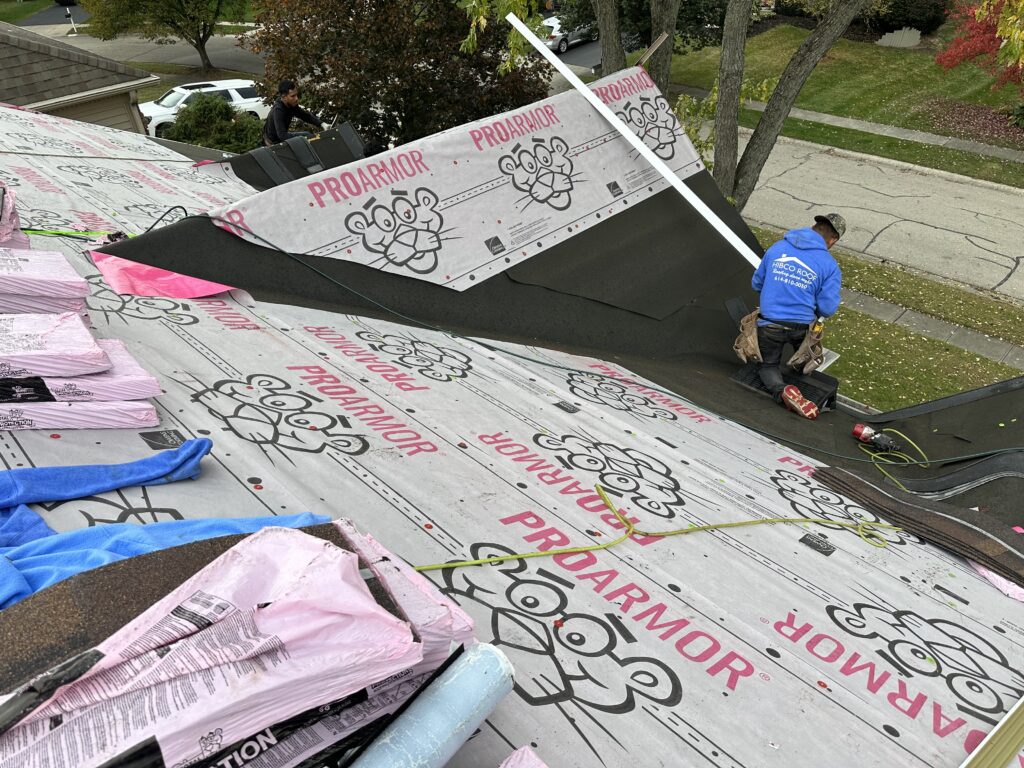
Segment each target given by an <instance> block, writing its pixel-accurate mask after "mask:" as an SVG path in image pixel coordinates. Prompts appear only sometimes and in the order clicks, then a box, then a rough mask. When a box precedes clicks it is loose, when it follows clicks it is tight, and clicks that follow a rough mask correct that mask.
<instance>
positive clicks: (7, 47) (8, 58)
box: [0, 22, 150, 106]
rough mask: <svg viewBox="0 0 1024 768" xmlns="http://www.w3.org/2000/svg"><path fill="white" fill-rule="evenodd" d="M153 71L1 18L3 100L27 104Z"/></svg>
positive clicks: (0, 94) (0, 84)
mask: <svg viewBox="0 0 1024 768" xmlns="http://www.w3.org/2000/svg"><path fill="white" fill-rule="evenodd" d="M149 76H150V73H149V72H145V71H143V70H141V69H137V68H135V67H131V66H128V65H126V64H122V63H120V62H118V61H113V60H111V59H105V58H103V57H102V56H97V55H95V54H92V53H87V52H86V51H83V50H81V49H80V48H75V47H74V46H71V45H68V44H67V43H62V42H60V41H58V40H51V39H50V38H48V37H43V36H42V35H37V34H36V33H35V32H30V31H29V30H27V29H23V28H21V27H16V26H14V25H13V24H7V23H5V22H0V101H3V102H7V103H8V104H14V105H16V106H25V105H26V104H36V103H38V102H41V101H49V100H50V99H56V98H60V97H62V96H71V95H74V94H78V93H82V92H84V91H91V90H95V89H97V88H103V87H106V86H112V85H119V84H121V83H129V82H132V81H133V80H140V79H142V78H146V77H149Z"/></svg>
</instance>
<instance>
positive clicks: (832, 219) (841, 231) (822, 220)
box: [814, 213, 846, 237]
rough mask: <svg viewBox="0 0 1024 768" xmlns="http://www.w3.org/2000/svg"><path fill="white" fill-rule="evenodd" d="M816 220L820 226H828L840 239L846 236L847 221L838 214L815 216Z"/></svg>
mask: <svg viewBox="0 0 1024 768" xmlns="http://www.w3.org/2000/svg"><path fill="white" fill-rule="evenodd" d="M814 220H815V221H816V222H817V223H818V224H828V225H829V226H831V227H832V229H834V230H835V231H836V234H837V235H839V236H840V237H842V236H843V235H845V234H846V219H844V218H843V217H842V216H840V215H839V214H838V213H826V214H825V215H824V216H821V215H819V216H815V217H814Z"/></svg>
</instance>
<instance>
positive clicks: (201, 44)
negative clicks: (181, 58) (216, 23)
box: [189, 27, 213, 72]
mask: <svg viewBox="0 0 1024 768" xmlns="http://www.w3.org/2000/svg"><path fill="white" fill-rule="evenodd" d="M212 34H213V28H212V27H211V28H210V29H209V31H207V30H206V29H204V30H203V31H202V32H201V33H200V34H199V38H198V39H196V40H195V41H191V40H190V41H189V42H190V43H192V47H193V48H195V49H196V51H198V52H199V61H200V62H201V64H202V68H203V71H204V72H209V71H210V70H211V69H213V62H211V61H210V55H209V54H208V53H207V52H206V43H207V42H208V41H209V39H210V35H212Z"/></svg>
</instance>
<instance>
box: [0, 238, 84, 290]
mask: <svg viewBox="0 0 1024 768" xmlns="http://www.w3.org/2000/svg"><path fill="white" fill-rule="evenodd" d="M0 293H9V294H15V295H19V296H48V297H51V298H52V297H61V298H70V299H81V298H83V297H85V296H88V295H89V284H88V283H87V282H86V281H85V278H83V277H81V276H80V275H79V274H78V272H76V271H75V268H74V267H72V266H71V265H70V264H69V263H68V260H67V257H65V256H64V254H63V253H60V252H59V251H29V250H24V249H21V248H0Z"/></svg>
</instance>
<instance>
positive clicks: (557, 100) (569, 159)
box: [210, 67, 704, 291]
mask: <svg viewBox="0 0 1024 768" xmlns="http://www.w3.org/2000/svg"><path fill="white" fill-rule="evenodd" d="M590 87H591V88H593V90H594V92H595V93H597V95H598V96H599V97H600V98H601V100H602V101H604V103H605V104H607V105H608V107H609V108H610V109H612V110H613V111H615V112H616V113H617V114H618V115H619V117H620V118H622V120H623V121H625V122H626V123H627V124H628V125H629V126H630V127H631V128H633V130H634V131H636V133H637V134H638V135H639V136H640V137H641V138H642V139H643V140H644V142H645V143H646V144H647V146H648V147H650V149H651V150H652V151H653V152H654V153H655V154H656V155H657V156H658V157H660V158H661V159H662V160H664V161H665V163H666V164H667V165H668V167H669V168H670V169H671V170H672V171H673V172H674V173H675V174H676V175H678V176H679V177H680V178H684V179H685V178H687V177H688V176H691V175H693V174H694V173H697V172H698V171H700V170H702V169H703V168H704V165H703V163H702V162H701V160H700V157H699V155H698V154H697V152H696V151H695V150H694V148H693V145H692V144H691V143H690V140H689V139H688V138H687V137H686V134H685V133H684V132H683V130H682V128H681V127H680V125H679V121H678V120H677V119H676V116H675V113H674V112H673V111H672V108H671V106H670V105H669V103H668V101H667V100H666V99H665V97H664V96H662V95H661V92H660V91H659V90H658V88H657V86H655V84H654V81H653V80H651V78H650V76H648V74H647V72H645V71H644V70H643V69H641V68H639V67H636V68H633V69H628V70H624V71H621V72H616V73H615V74H612V75H609V76H608V77H605V78H603V79H601V80H598V81H597V82H596V83H593V84H591V86H590ZM210 178H211V179H212V178H224V177H217V176H213V175H210ZM667 187H668V182H667V181H666V180H665V179H663V178H662V177H661V176H660V175H659V174H658V172H657V171H656V170H654V168H652V167H651V166H650V165H648V164H647V162H646V161H645V160H643V159H642V158H640V157H639V153H638V152H636V151H634V150H631V148H630V147H629V145H628V144H627V143H626V140H625V139H624V138H622V136H620V135H619V133H618V132H617V131H615V129H613V128H612V127H611V126H609V125H608V123H607V122H606V121H605V120H604V118H602V117H601V116H600V115H599V114H598V113H597V112H596V111H595V110H594V109H593V108H592V107H591V106H590V104H589V103H587V101H586V99H584V98H583V96H582V95H580V94H579V93H577V92H576V91H574V90H569V91H567V92H565V93H560V94H558V95H557V96H552V97H550V98H548V99H544V100H543V101H539V102H536V103H534V104H530V105H529V106H526V107H522V108H520V109H516V110H512V111H511V112H505V113H503V114H500V115H496V116H494V117H489V118H486V119H483V120H478V121H476V122H473V123H467V124H466V125H463V126H459V127H457V128H452V129H450V130H447V131H445V132H443V133H440V134H438V135H436V136H430V137H427V138H424V139H420V140H419V141H414V142H410V143H409V144H403V145H402V146H400V147H397V148H395V149H393V150H391V151H389V152H385V153H383V154H379V155H374V156H373V157H370V158H366V159H365V160H358V161H356V162H353V163H349V164H347V165H344V166H342V167H340V168H330V169H328V170H326V171H323V172H322V173H318V174H315V175H313V176H309V177H308V178H303V179H298V180H296V181H293V182H290V183H288V184H283V185H280V186H277V187H273V188H271V189H269V190H267V191H266V192H263V193H261V194H259V195H257V196H255V197H252V198H248V199H246V200H243V201H242V202H240V203H238V204H235V205H227V206H223V207H221V208H218V209H216V210H214V211H212V212H211V215H215V216H218V217H221V218H222V219H224V220H225V225H226V227H227V228H228V231H230V232H233V233H234V234H237V235H239V236H240V237H245V238H246V239H249V240H251V241H252V242H255V243H259V244H260V245H267V244H268V243H272V244H273V245H275V246H277V247H279V248H284V249H285V250H287V251H290V252H292V253H305V254H311V255H315V256H330V257H332V258H337V259H344V260H346V261H355V262H358V263H360V264H367V265H369V266H372V267H376V268H378V269H381V270H384V271H387V272H395V273H397V274H401V275H405V276H407V277H415V278H418V279H421V280H427V281H429V282H432V283H438V284H440V285H444V286H447V287H448V288H453V289H455V290H458V291H464V290H466V289H467V288H470V287H471V286H473V285H475V284H476V283H478V282H480V281H481V280H485V279H487V278H488V277H490V276H492V275H494V274H496V273H498V272H501V271H503V270H505V269H508V268H509V267H510V266H511V265H513V264H516V263H518V262H521V261H523V260H524V259H527V258H529V257H530V256H533V255H535V254H537V253H540V252H541V251H543V250H545V249H546V248H550V247H551V246H553V245H554V244H555V243H558V242H562V241H563V240H565V239H566V238H569V237H572V236H573V235H574V234H576V233H578V232H579V231H580V230H583V229H587V228H588V227H591V226H593V225H595V224H597V223H598V222H600V221H601V219H602V218H605V219H607V218H608V217H610V216H614V215H615V214H617V213H619V212H621V211H623V210H626V209H627V208H628V207H629V206H631V205H634V204H635V203H637V202H640V201H641V200H644V199H646V198H648V197H650V196H651V195H653V194H655V193H657V192H660V191H662V190H663V189H666V188H667ZM227 222H231V224H227Z"/></svg>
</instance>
